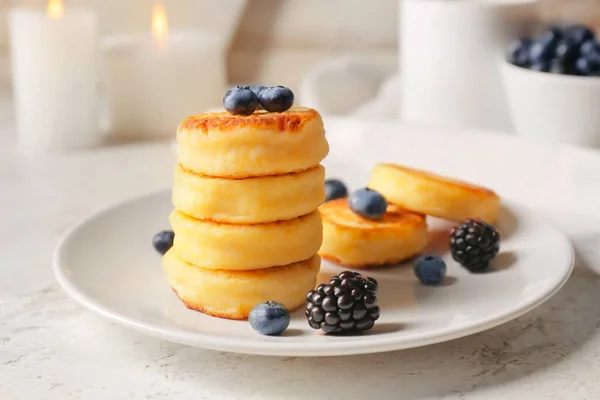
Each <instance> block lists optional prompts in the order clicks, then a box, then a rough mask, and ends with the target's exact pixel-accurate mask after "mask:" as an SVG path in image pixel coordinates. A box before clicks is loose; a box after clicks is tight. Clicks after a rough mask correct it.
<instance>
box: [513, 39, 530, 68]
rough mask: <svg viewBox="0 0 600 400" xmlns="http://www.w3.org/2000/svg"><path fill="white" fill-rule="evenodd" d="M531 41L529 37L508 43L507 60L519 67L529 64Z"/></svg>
mask: <svg viewBox="0 0 600 400" xmlns="http://www.w3.org/2000/svg"><path fill="white" fill-rule="evenodd" d="M532 43H533V42H532V40H531V39H527V38H521V39H518V40H515V41H514V42H512V43H511V44H509V45H508V51H507V59H508V62H509V63H511V64H514V65H517V66H519V67H527V66H528V65H529V48H530V47H531V44H532Z"/></svg>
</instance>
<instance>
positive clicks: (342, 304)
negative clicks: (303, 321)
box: [305, 271, 379, 333]
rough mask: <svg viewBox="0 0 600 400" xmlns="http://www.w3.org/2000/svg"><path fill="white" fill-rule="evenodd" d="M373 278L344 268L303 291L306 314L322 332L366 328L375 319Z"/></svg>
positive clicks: (353, 330)
mask: <svg viewBox="0 0 600 400" xmlns="http://www.w3.org/2000/svg"><path fill="white" fill-rule="evenodd" d="M377 288H378V284H377V281H376V280H375V279H374V278H369V277H365V276H362V275H361V274H359V273H357V272H351V271H344V272H342V273H341V274H339V275H337V276H334V277H333V278H331V279H330V280H329V283H328V284H321V285H319V286H318V287H317V289H315V290H311V291H310V292H308V294H307V295H306V313H305V315H306V318H307V319H308V324H309V325H310V327H311V328H313V329H320V330H322V331H323V332H325V333H351V332H356V333H359V332H362V331H368V330H369V329H371V328H372V327H373V325H375V321H377V319H379V307H378V306H377Z"/></svg>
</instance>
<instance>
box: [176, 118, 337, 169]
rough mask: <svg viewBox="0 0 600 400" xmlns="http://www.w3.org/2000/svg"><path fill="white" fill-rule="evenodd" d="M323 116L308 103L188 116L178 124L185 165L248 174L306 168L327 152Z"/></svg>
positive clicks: (315, 164)
mask: <svg viewBox="0 0 600 400" xmlns="http://www.w3.org/2000/svg"><path fill="white" fill-rule="evenodd" d="M328 152H329V145H328V143H327V140H326V139H325V129H324V127H323V120H322V119H321V116H320V115H319V113H318V112H317V111H315V110H313V109H310V108H302V107H294V108H292V109H290V110H288V111H285V112H282V113H271V112H265V111H262V110H261V111H257V112H255V113H253V114H251V115H248V116H243V115H232V114H229V113H227V112H220V113H210V114H202V115H197V116H192V117H189V118H186V119H185V120H184V121H183V122H181V124H180V125H179V128H178V130H177V155H178V160H179V163H180V164H181V166H183V167H184V168H185V169H187V170H190V171H194V172H197V173H200V174H202V175H207V176H212V177H221V178H247V177H253V176H269V175H281V174H287V173H290V172H298V171H305V170H307V169H309V168H312V167H315V166H317V165H318V164H319V163H320V162H321V160H323V159H324V158H325V156H327V153H328Z"/></svg>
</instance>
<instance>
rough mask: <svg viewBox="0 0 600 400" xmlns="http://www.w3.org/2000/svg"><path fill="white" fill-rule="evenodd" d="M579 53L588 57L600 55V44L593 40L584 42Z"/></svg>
mask: <svg viewBox="0 0 600 400" xmlns="http://www.w3.org/2000/svg"><path fill="white" fill-rule="evenodd" d="M579 52H580V53H581V55H582V56H587V55H588V54H591V53H600V44H598V42H596V41H595V40H593V39H590V40H587V41H585V42H583V44H582V45H581V47H580V48H579Z"/></svg>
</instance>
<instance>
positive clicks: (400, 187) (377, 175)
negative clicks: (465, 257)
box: [368, 164, 500, 224]
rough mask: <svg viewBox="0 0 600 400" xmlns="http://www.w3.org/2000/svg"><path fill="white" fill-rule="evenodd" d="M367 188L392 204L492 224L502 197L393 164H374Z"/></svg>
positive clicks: (459, 220)
mask: <svg viewBox="0 0 600 400" xmlns="http://www.w3.org/2000/svg"><path fill="white" fill-rule="evenodd" d="M368 187H369V188H370V189H373V190H376V191H378V192H379V193H381V194H382V195H383V196H384V197H385V198H386V199H387V201H388V202H390V203H392V204H396V205H398V206H400V207H402V208H405V209H407V210H411V211H414V212H416V213H420V214H425V215H431V216H434V217H438V218H443V219H446V220H449V221H456V222H462V221H465V220H467V219H470V218H481V219H483V220H484V221H486V222H488V223H492V224H493V223H495V222H496V219H497V218H498V211H499V208H500V198H499V197H498V195H497V194H496V193H494V192H493V191H491V190H489V189H486V188H483V187H481V186H477V185H474V184H472V183H468V182H464V181H460V180H456V179H451V178H447V177H444V176H440V175H437V174H434V173H431V172H427V171H422V170H418V169H414V168H409V167H404V166H400V165H394V164H377V165H375V167H374V168H373V171H372V173H371V179H370V180H369V184H368Z"/></svg>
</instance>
